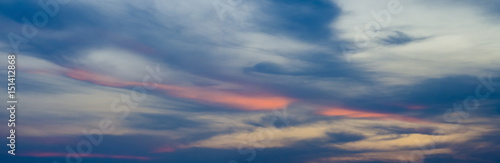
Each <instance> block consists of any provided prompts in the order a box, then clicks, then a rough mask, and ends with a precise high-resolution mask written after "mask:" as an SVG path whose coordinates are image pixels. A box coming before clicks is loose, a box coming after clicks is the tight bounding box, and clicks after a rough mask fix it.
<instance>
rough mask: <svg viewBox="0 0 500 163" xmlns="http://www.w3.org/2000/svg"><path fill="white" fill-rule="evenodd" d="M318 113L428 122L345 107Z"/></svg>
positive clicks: (323, 110)
mask: <svg viewBox="0 0 500 163" xmlns="http://www.w3.org/2000/svg"><path fill="white" fill-rule="evenodd" d="M316 113H317V114H320V115H325V116H341V117H349V118H373V119H391V120H399V121H405V122H412V123H429V122H426V121H423V120H420V119H417V118H412V117H405V116H400V115H396V114H389V113H376V112H369V111H361V110H353V109H345V108H327V109H322V110H320V111H317V112H316Z"/></svg>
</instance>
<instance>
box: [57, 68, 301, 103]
mask: <svg viewBox="0 0 500 163" xmlns="http://www.w3.org/2000/svg"><path fill="white" fill-rule="evenodd" d="M66 75H67V76H68V77H70V78H73V79H76V80H81V81H88V82H92V83H94V84H98V85H103V86H110V87H125V86H142V85H143V83H141V82H133V81H123V80H120V79H118V78H114V77H111V76H105V75H100V74H96V73H91V72H88V71H85V70H72V71H68V72H66ZM157 89H159V90H162V91H163V92H165V93H167V94H169V95H171V96H175V97H179V98H186V99H192V100H196V101H199V102H204V103H211V104H216V105H223V106H230V107H234V108H239V109H244V110H272V109H277V108H285V107H286V106H287V105H288V104H290V103H291V102H293V101H294V100H293V99H291V98H287V97H283V96H278V95H273V94H270V93H264V94H258V95H245V94H239V93H234V92H230V91H224V90H214V89H208V88H200V87H187V86H176V85H166V84H159V85H158V87H157Z"/></svg>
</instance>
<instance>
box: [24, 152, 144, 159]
mask: <svg viewBox="0 0 500 163" xmlns="http://www.w3.org/2000/svg"><path fill="white" fill-rule="evenodd" d="M23 156H29V157H67V156H70V157H87V158H115V159H132V160H151V158H150V157H141V156H127V155H106V154H76V153H73V154H72V153H56V152H33V153H28V154H23Z"/></svg>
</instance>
